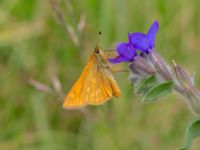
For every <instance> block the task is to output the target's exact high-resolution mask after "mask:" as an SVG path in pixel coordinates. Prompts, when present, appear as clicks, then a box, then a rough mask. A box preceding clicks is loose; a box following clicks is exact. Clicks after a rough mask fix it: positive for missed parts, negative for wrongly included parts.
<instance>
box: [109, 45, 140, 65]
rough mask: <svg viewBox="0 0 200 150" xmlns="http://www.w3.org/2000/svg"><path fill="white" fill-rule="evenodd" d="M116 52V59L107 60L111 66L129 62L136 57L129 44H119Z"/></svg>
mask: <svg viewBox="0 0 200 150" xmlns="http://www.w3.org/2000/svg"><path fill="white" fill-rule="evenodd" d="M116 50H117V53H118V54H119V56H117V57H116V58H109V61H110V62H111V63H113V64H115V63H120V62H130V61H132V60H133V58H134V57H135V56H136V50H135V49H134V48H133V45H131V44H130V43H119V44H118V45H117V48H116Z"/></svg>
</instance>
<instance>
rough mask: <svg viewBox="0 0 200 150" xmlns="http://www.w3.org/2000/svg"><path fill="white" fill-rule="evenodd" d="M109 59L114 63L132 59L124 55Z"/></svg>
mask: <svg viewBox="0 0 200 150" xmlns="http://www.w3.org/2000/svg"><path fill="white" fill-rule="evenodd" d="M108 60H109V62H111V63H113V64H116V63H120V62H129V61H130V60H129V59H127V58H126V57H124V56H118V57H116V58H109V59H108Z"/></svg>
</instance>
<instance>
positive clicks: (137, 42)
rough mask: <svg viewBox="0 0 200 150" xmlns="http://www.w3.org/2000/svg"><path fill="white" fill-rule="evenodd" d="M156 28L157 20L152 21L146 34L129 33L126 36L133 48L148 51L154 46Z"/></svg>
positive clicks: (157, 26) (157, 27)
mask: <svg viewBox="0 0 200 150" xmlns="http://www.w3.org/2000/svg"><path fill="white" fill-rule="evenodd" d="M158 29H159V24H158V21H154V22H153V24H152V25H151V27H150V29H149V31H148V33H147V34H144V33H141V32H135V33H132V34H129V35H128V36H129V39H130V42H131V43H132V44H133V46H134V48H136V49H139V50H141V51H142V52H146V53H148V52H149V50H150V49H152V48H153V47H155V38H156V33H157V32H158Z"/></svg>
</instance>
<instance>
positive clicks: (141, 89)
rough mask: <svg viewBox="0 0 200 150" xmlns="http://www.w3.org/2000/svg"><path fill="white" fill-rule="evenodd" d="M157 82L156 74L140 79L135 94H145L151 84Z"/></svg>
mask: <svg viewBox="0 0 200 150" xmlns="http://www.w3.org/2000/svg"><path fill="white" fill-rule="evenodd" d="M155 84H157V80H156V76H155V75H152V76H149V77H147V78H145V79H144V80H142V81H141V82H140V83H139V84H138V85H137V86H136V87H135V92H136V93H137V94H145V93H146V92H147V91H148V90H149V89H150V88H151V87H152V86H154V85H155Z"/></svg>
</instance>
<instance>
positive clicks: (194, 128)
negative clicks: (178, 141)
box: [180, 117, 200, 150]
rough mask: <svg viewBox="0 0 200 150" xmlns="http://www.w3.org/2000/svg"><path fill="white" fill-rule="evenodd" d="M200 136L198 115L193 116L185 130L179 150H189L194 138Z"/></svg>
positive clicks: (199, 118)
mask: <svg viewBox="0 0 200 150" xmlns="http://www.w3.org/2000/svg"><path fill="white" fill-rule="evenodd" d="M199 136H200V117H198V118H195V119H194V120H193V121H192V122H191V123H190V124H189V126H188V127H187V128H186V131H185V143H184V146H183V148H181V149H180V150H189V148H190V147H191V145H192V142H193V140H194V139H195V138H197V137H199Z"/></svg>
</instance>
